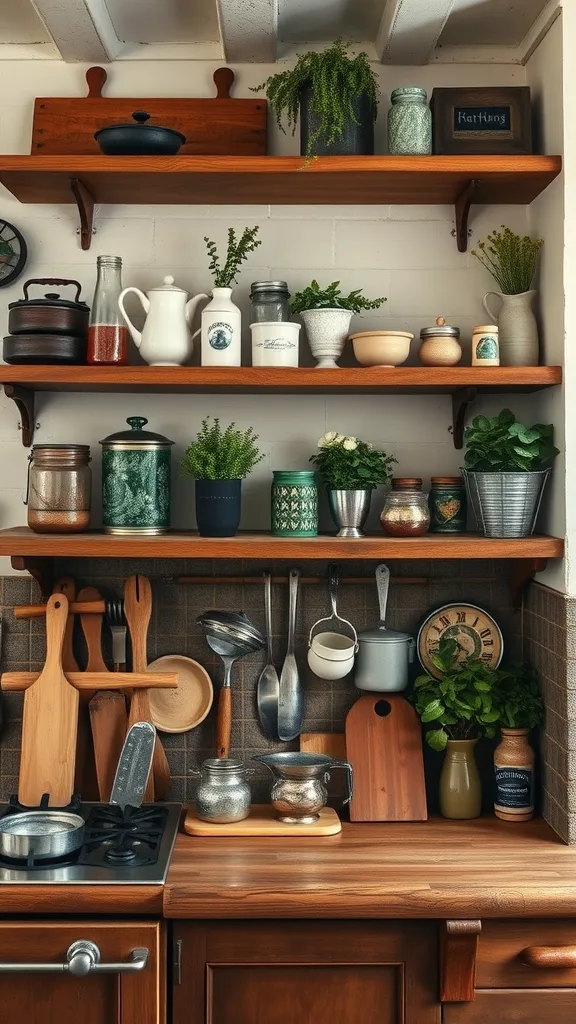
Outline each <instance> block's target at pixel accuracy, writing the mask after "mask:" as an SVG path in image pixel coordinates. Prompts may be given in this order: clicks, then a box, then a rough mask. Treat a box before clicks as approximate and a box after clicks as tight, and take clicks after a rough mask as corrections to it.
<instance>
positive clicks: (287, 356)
mask: <svg viewBox="0 0 576 1024" xmlns="http://www.w3.org/2000/svg"><path fill="white" fill-rule="evenodd" d="M250 330H251V332H252V366H298V340H299V339H298V336H299V334H300V324H292V323H287V322H285V321H277V322H273V321H267V322H265V323H260V324H250Z"/></svg>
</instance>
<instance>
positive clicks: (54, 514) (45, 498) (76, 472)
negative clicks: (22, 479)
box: [24, 444, 92, 533]
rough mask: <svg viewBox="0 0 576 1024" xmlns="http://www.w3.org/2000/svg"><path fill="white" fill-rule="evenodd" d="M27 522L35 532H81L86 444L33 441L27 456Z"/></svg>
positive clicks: (88, 483)
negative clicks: (34, 442) (38, 442)
mask: <svg viewBox="0 0 576 1024" xmlns="http://www.w3.org/2000/svg"><path fill="white" fill-rule="evenodd" d="M28 458H29V463H28V487H27V491H26V498H25V500H24V503H25V504H26V505H27V506H28V526H29V527H30V529H31V530H34V532H35V533H81V532H82V531H83V530H87V529H88V525H89V523H90V500H91V495H92V473H91V470H90V466H89V465H88V463H89V462H90V448H89V446H88V445H87V444H35V445H34V447H33V448H32V452H31V454H30V455H29V456H28Z"/></svg>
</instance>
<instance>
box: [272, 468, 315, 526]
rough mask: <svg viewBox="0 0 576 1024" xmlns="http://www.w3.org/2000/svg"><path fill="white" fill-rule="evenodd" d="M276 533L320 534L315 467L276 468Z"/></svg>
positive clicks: (274, 502)
mask: <svg viewBox="0 0 576 1024" xmlns="http://www.w3.org/2000/svg"><path fill="white" fill-rule="evenodd" d="M272 533H273V535H274V536H275V537H316V536H317V534H318V491H317V488H316V474H315V473H314V472H312V471H311V470H291V469H277V470H274V474H273V481H272Z"/></svg>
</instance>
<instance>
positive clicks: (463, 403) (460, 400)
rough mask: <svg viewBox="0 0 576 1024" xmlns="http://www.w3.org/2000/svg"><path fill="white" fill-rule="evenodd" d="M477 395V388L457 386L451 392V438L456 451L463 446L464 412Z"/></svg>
mask: <svg viewBox="0 0 576 1024" xmlns="http://www.w3.org/2000/svg"><path fill="white" fill-rule="evenodd" d="M477 395H478V389H477V388H458V390H457V391H453V392H452V438H453V441H454V447H455V448H456V450H457V451H460V450H461V449H462V448H463V447H464V425H465V423H466V413H467V411H468V406H469V405H470V402H475V401H476V398H477Z"/></svg>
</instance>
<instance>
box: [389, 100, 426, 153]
mask: <svg viewBox="0 0 576 1024" xmlns="http://www.w3.org/2000/svg"><path fill="white" fill-rule="evenodd" d="M390 99H391V102H392V106H391V107H390V110H389V111H388V152H389V153H393V154H395V155H397V156H406V155H411V154H417V153H420V154H423V155H427V154H429V153H431V152H432V112H431V110H430V107H429V106H428V102H427V95H426V89H420V88H418V87H417V86H406V87H405V88H402V89H394V92H393V93H392V96H391V97H390Z"/></svg>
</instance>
